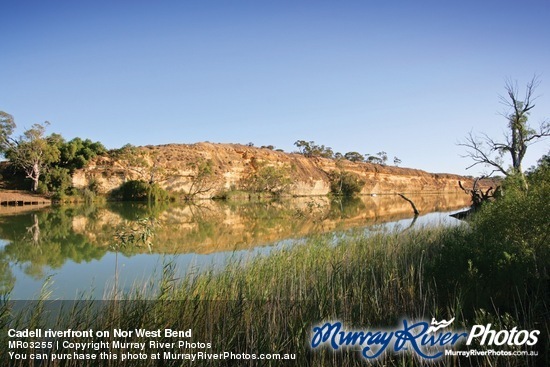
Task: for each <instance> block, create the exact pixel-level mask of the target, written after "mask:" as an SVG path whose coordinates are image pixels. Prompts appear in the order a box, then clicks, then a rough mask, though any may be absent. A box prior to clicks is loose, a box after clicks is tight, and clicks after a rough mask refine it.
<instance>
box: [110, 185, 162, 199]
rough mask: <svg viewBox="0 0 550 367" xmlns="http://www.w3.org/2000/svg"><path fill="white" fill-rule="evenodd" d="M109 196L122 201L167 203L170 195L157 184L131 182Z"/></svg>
mask: <svg viewBox="0 0 550 367" xmlns="http://www.w3.org/2000/svg"><path fill="white" fill-rule="evenodd" d="M111 196H112V197H113V198H114V199H116V200H122V201H147V200H149V201H167V200H171V197H170V194H169V193H168V192H167V191H166V190H164V189H163V188H161V187H160V186H159V185H158V184H149V183H147V182H145V181H140V180H131V181H126V182H125V183H123V184H122V185H121V186H120V187H119V188H118V189H116V190H113V192H112V194H111Z"/></svg>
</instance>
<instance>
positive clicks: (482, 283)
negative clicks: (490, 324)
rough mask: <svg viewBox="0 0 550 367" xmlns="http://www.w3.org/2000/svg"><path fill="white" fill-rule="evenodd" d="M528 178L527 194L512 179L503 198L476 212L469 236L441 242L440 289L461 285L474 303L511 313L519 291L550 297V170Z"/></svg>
mask: <svg viewBox="0 0 550 367" xmlns="http://www.w3.org/2000/svg"><path fill="white" fill-rule="evenodd" d="M528 180H529V189H528V190H525V189H524V186H523V183H522V182H521V180H516V179H514V177H510V178H507V179H506V182H505V185H504V186H505V187H506V189H505V190H504V194H503V195H502V196H501V197H499V198H498V199H497V200H495V201H493V202H489V203H486V204H485V205H483V206H482V207H481V209H480V210H479V211H478V212H476V213H475V215H474V216H473V217H472V219H471V221H470V228H469V230H468V232H467V233H466V234H464V233H458V235H456V236H454V235H453V236H449V237H448V239H447V241H445V243H443V244H442V248H441V252H440V258H439V260H438V261H437V262H435V263H434V264H431V266H429V268H430V269H431V271H432V276H433V278H434V279H436V281H437V283H438V286H440V287H441V290H444V289H447V290H449V289H456V287H457V285H459V286H460V288H461V292H462V296H463V297H465V298H467V299H468V301H469V302H473V303H476V304H478V305H479V304H482V303H485V304H482V306H483V307H487V308H489V307H493V306H492V305H493V304H497V305H501V306H502V307H503V308H507V310H508V311H509V310H510V309H512V308H513V307H515V306H514V304H513V298H512V297H511V295H512V294H513V293H514V292H518V291H519V290H521V291H522V292H527V293H528V294H529V298H531V299H544V298H546V297H548V292H549V291H550V289H549V285H550V283H549V280H550V276H549V270H550V269H549V265H550V241H549V236H548V233H549V232H548V227H549V224H550V210H549V199H548V198H549V197H550V169H548V168H544V167H540V169H539V170H537V171H535V172H534V173H533V174H531V175H530V176H529V177H528ZM487 294H491V298H490V299H489V298H488V297H487V296H486V295H487ZM526 302H528V301H527V300H526Z"/></svg>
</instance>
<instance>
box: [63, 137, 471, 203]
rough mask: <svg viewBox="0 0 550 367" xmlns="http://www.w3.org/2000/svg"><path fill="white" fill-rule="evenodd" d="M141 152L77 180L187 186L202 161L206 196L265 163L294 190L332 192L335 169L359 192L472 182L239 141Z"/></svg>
mask: <svg viewBox="0 0 550 367" xmlns="http://www.w3.org/2000/svg"><path fill="white" fill-rule="evenodd" d="M139 152H140V154H141V156H142V158H143V159H142V160H141V163H140V165H139V166H132V164H133V163H132V162H131V161H129V160H125V159H114V158H111V157H99V158H97V159H95V160H94V161H93V162H91V164H89V165H88V166H87V167H86V168H84V169H81V170H79V171H77V172H76V173H75V174H74V176H73V185H74V186H75V187H86V186H88V185H89V184H90V183H91V182H95V184H96V185H97V186H98V187H99V188H100V190H101V191H103V192H109V191H111V190H113V189H115V188H117V187H118V186H120V185H121V184H122V183H123V182H124V181H125V180H128V179H143V180H146V181H147V180H149V179H150V178H154V180H155V181H156V182H158V183H159V184H160V185H161V186H162V187H163V188H165V189H167V190H169V191H172V192H189V191H190V190H192V189H193V188H192V186H193V185H194V182H195V184H196V177H197V175H198V172H199V169H200V168H199V165H200V163H201V162H208V164H209V165H210V167H211V176H210V178H209V182H208V185H207V190H205V192H201V193H200V194H199V195H197V196H198V197H202V198H208V197H212V196H214V195H217V194H219V193H221V192H225V191H229V190H234V189H239V188H241V187H242V183H243V180H245V179H246V178H247V177H250V175H252V174H253V173H254V172H256V171H257V170H259V169H260V167H266V166H272V167H276V168H280V169H282V170H284V171H285V172H287V174H288V176H289V178H290V179H291V180H290V182H291V183H290V185H289V188H288V190H287V194H289V195H294V196H314V195H326V194H328V193H329V191H330V181H329V174H330V172H332V171H346V172H352V173H354V174H356V175H357V176H358V177H360V178H361V179H362V180H363V181H364V182H365V185H364V187H363V189H362V192H361V194H391V193H434V192H458V191H461V189H460V188H459V186H458V181H459V180H461V181H462V182H463V183H464V184H465V185H466V186H470V187H471V185H472V183H473V180H472V179H471V178H467V177H464V176H459V175H454V174H446V173H444V174H439V173H437V174H435V173H428V172H425V171H422V170H417V169H409V168H399V167H390V166H382V165H377V164H370V163H354V162H350V161H347V160H334V159H326V158H319V157H305V156H303V155H301V154H296V153H284V152H280V151H274V150H270V149H262V148H256V147H251V146H245V145H239V144H213V143H197V144H191V145H184V144H170V145H161V146H146V147H140V148H139Z"/></svg>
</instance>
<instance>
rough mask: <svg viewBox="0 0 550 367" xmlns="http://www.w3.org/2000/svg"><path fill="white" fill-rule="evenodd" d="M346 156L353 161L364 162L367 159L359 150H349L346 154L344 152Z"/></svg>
mask: <svg viewBox="0 0 550 367" xmlns="http://www.w3.org/2000/svg"><path fill="white" fill-rule="evenodd" d="M344 158H346V159H347V160H348V161H352V162H363V161H364V160H365V158H364V157H363V155H362V154H361V153H358V152H347V153H346V154H344Z"/></svg>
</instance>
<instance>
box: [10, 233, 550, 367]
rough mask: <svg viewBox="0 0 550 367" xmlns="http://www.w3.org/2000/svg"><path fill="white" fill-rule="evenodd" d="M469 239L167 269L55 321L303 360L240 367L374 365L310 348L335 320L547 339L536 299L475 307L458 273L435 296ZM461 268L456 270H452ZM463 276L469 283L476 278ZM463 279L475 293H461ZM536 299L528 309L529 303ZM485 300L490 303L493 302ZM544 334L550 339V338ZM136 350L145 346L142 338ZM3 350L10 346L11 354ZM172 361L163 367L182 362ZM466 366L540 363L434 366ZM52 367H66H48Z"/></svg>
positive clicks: (360, 241)
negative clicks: (444, 271)
mask: <svg viewBox="0 0 550 367" xmlns="http://www.w3.org/2000/svg"><path fill="white" fill-rule="evenodd" d="M470 236H471V231H470V230H469V229H468V228H467V227H465V226H461V227H457V228H424V229H419V230H415V231H406V232H403V233H399V232H392V233H378V234H374V235H371V236H365V235H364V233H363V232H360V231H357V232H350V233H348V234H347V235H346V236H342V237H339V238H337V239H334V237H331V236H329V235H324V236H319V237H317V238H314V239H310V240H307V241H304V242H303V243H302V244H299V245H296V246H294V247H292V248H288V249H282V250H280V251H276V252H273V253H272V254H270V255H269V256H264V257H258V258H255V259H254V260H252V261H248V262H243V261H233V262H231V263H230V264H229V265H228V266H227V268H226V269H225V270H224V271H221V272H220V271H213V270H212V271H207V272H204V273H201V274H199V275H195V276H192V275H191V276H188V277H186V278H184V279H176V278H175V274H176V272H175V269H174V268H173V264H170V263H168V264H166V265H165V266H164V268H163V271H162V274H161V275H160V277H161V281H160V284H158V285H153V284H150V285H149V286H143V287H141V288H137V287H136V288H135V289H134V290H133V291H132V292H129V293H127V294H125V295H123V296H122V297H121V299H119V300H116V301H109V302H105V303H97V302H96V304H95V305H91V304H93V302H81V303H80V305H79V306H77V307H74V308H73V309H72V310H66V313H68V315H67V314H65V315H64V316H63V317H60V318H57V319H56V318H55V317H54V320H55V321H54V323H55V324H56V326H55V328H56V329H59V330H63V329H68V328H72V329H78V328H80V329H88V328H92V329H94V330H112V329H114V328H120V329H124V330H133V329H135V328H137V327H141V328H145V329H149V330H157V329H159V328H160V329H165V328H170V329H175V330H178V329H179V330H187V329H189V328H191V329H192V330H193V341H202V342H210V343H212V346H213V347H212V351H234V352H248V353H258V354H259V353H296V355H297V360H296V361H293V362H292V363H287V364H284V363H283V364H281V362H280V361H279V362H277V363H275V362H273V363H271V364H254V363H252V362H250V364H249V362H245V361H240V362H239V364H238V365H273V366H277V365H295V366H309V365H311V366H356V365H357V366H359V365H364V364H365V363H367V362H365V361H364V360H362V358H361V357H360V355H359V352H358V351H351V350H350V351H344V352H337V353H335V352H333V351H329V350H326V349H323V350H315V351H311V350H310V349H309V347H308V345H309V338H310V333H311V329H312V327H313V325H315V324H317V323H320V322H322V321H329V320H340V321H342V322H343V323H344V324H345V325H348V326H350V327H355V328H362V329H379V328H387V327H393V326H397V325H398V322H399V320H400V319H401V318H402V317H403V316H406V317H407V318H408V319H411V320H412V319H421V318H423V319H427V320H430V319H431V318H432V317H435V318H437V319H443V318H445V319H449V318H452V317H456V321H455V324H454V325H453V326H454V327H459V326H464V327H465V328H468V327H471V326H472V325H473V324H475V323H478V322H480V323H481V322H483V323H485V322H492V323H493V325H495V328H496V327H498V325H502V326H510V325H511V327H513V326H517V327H518V329H532V328H535V327H537V328H540V327H541V325H540V322H542V321H544V318H541V317H543V314H542V313H543V312H548V307H547V305H545V306H544V305H543V309H542V310H541V309H540V307H541V301H542V300H541V299H540V298H537V297H538V296H537V295H534V294H533V293H532V292H533V289H526V288H524V289H520V288H516V289H511V290H510V297H511V298H513V299H514V300H516V301H520V300H522V302H523V304H522V308H516V309H514V308H513V307H512V308H509V307H508V304H505V305H502V307H499V306H498V305H493V307H492V309H486V308H484V307H480V306H479V305H477V304H475V298H472V297H470V293H471V292H474V293H475V291H476V290H475V289H473V288H475V286H474V287H473V286H472V283H471V282H472V281H473V280H474V279H472V274H468V273H466V274H453V277H454V279H456V280H457V282H456V284H455V285H454V287H452V288H450V289H447V290H446V291H443V290H442V289H440V288H439V287H438V276H439V272H440V271H441V267H442V266H443V267H445V266H444V265H445V264H441V263H440V262H441V261H442V259H441V254H442V251H443V252H444V251H445V250H446V249H448V248H449V247H453V246H462V245H463V243H462V242H463V241H465V239H467V238H470ZM456 260H457V259H448V260H447V262H448V263H449V264H447V265H449V268H452V267H450V264H451V263H452V262H454V261H456ZM453 269H454V268H453ZM466 271H467V272H468V271H470V272H471V269H468V268H467V270H466ZM478 274H479V273H478ZM465 277H466V278H465ZM460 279H467V281H468V282H467V283H465V284H464V283H462V282H461V281H460ZM478 281H479V282H478V284H477V285H478V286H479V287H482V288H483V284H482V282H481V280H478ZM474 285H475V284H474ZM472 287H473V288H472ZM46 289H47V288H46ZM527 293H529V298H525V297H527V295H528V294H527ZM487 297H488V298H490V294H489V295H487ZM533 297H535V298H533ZM122 299H124V300H122ZM150 299H153V301H151V300H150ZM47 304H48V301H46V300H39V301H36V302H35V303H34V305H33V307H34V308H33V307H31V308H27V312H28V314H27V315H26V316H25V314H19V315H18V316H17V317H15V316H14V315H13V314H9V312H10V310H9V307H10V306H9V303H7V302H5V303H4V305H3V311H2V312H1V313H0V315H4V316H3V317H2V318H1V320H2V321H3V323H4V325H3V329H5V328H7V327H8V326H7V325H6V323H7V322H9V323H10V324H13V323H17V324H18V328H22V327H23V325H27V324H28V325H31V324H32V325H33V326H36V325H39V324H40V323H41V322H42V323H45V321H44V320H46V319H47V318H48V317H49V318H50V319H51V318H52V317H51V316H47V311H46V310H47V309H48V307H47ZM64 306H67V305H65V304H64ZM483 306H485V304H483ZM544 307H545V308H544ZM50 308H51V309H54V310H57V309H58V306H55V303H54V304H53V305H51V306H50ZM29 309H32V311H28V310H29ZM99 309H100V311H99ZM25 320H27V321H25ZM543 333H546V335H548V330H546V331H543ZM5 336H6V332H5V330H3V331H2V337H3V338H4V339H5ZM98 341H99V340H98ZM135 341H142V340H140V339H138V338H136V339H135ZM546 343H547V342H546ZM5 346H6V341H5V340H3V344H2V347H3V348H5ZM541 350H543V349H541ZM178 351H180V352H182V351H181V350H179V349H178ZM192 351H193V350H188V352H192ZM149 352H151V353H152V352H154V351H153V350H151V351H149ZM76 362H77V361H65V364H62V365H64V366H65V365H66V366H73V365H74V366H76V365H81V364H79V363H76ZM130 362H131V363H129V362H128V363H126V364H125V363H122V362H120V361H119V362H117V364H116V366H126V365H128V366H130V365H131V366H150V365H154V363H153V362H152V361H138V362H136V361H130ZM172 362H174V363H173V364H165V365H174V366H177V365H180V363H181V361H172ZM176 362H177V363H176ZM228 362H229V361H223V360H222V361H202V362H201V363H200V364H198V365H201V366H202V365H204V366H225V365H228ZM466 362H468V363H473V364H474V365H486V366H493V365H499V366H500V365H511V366H514V365H529V364H533V363H535V362H536V360H535V359H533V358H532V357H531V359H528V357H521V358H520V357H518V358H515V359H503V358H500V359H499V358H497V357H493V358H491V359H470V360H467V361H461V360H459V359H442V360H440V361H439V362H436V363H435V365H445V366H449V365H462V364H463V363H466ZM25 363H28V362H22V364H20V365H21V366H26V365H28V364H25ZM50 363H51V361H50ZM80 363H81V362H80ZM50 365H52V366H53V365H57V364H46V365H45V366H50ZM374 365H388V366H394V365H395V366H401V365H422V362H421V361H419V360H417V359H416V358H415V357H413V355H412V353H405V354H401V355H396V356H393V355H388V356H386V358H385V359H383V360H378V361H376V362H374ZM14 366H18V364H14Z"/></svg>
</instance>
